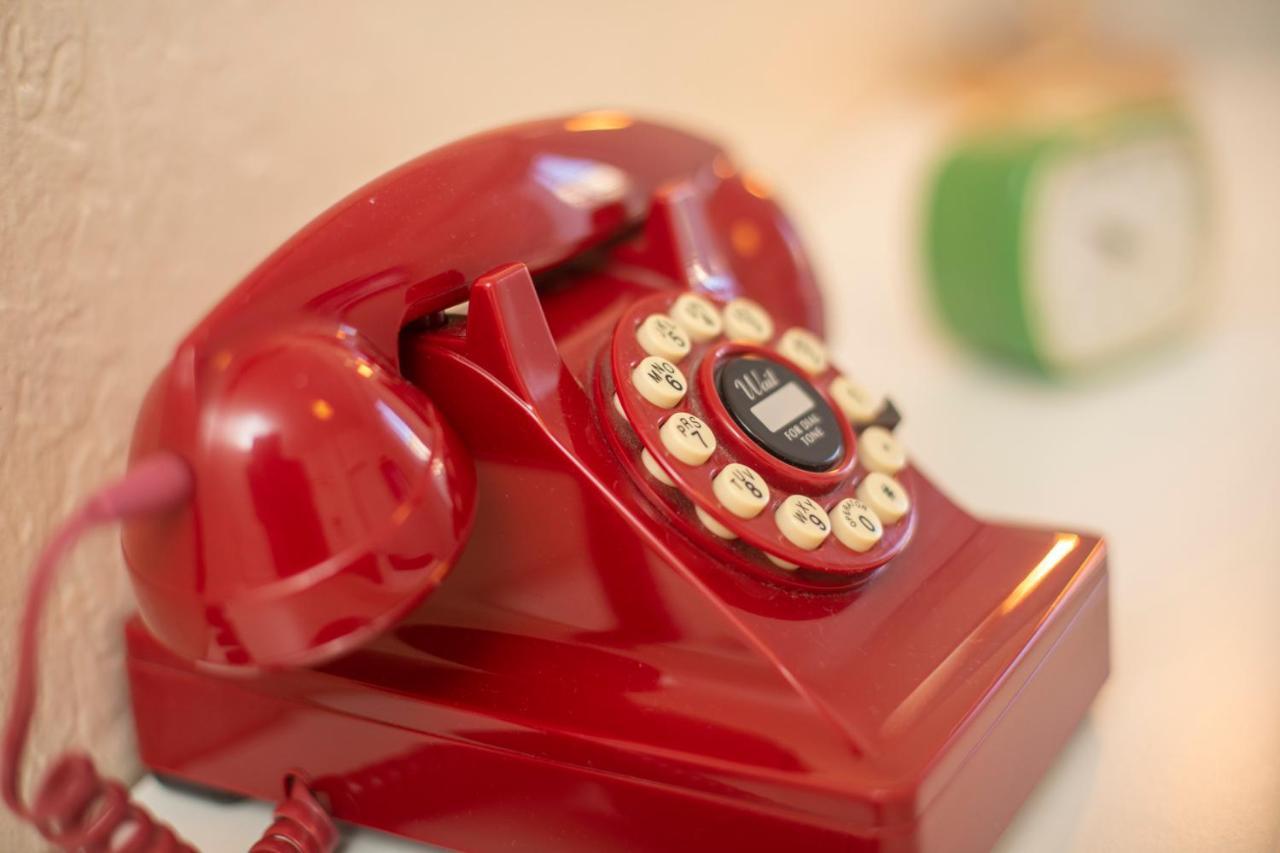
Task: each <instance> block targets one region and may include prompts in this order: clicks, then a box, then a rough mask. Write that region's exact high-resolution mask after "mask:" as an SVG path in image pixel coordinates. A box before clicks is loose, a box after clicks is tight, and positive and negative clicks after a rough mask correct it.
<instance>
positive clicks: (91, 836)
mask: <svg viewBox="0 0 1280 853" xmlns="http://www.w3.org/2000/svg"><path fill="white" fill-rule="evenodd" d="M191 489H192V479H191V471H190V469H188V467H187V465H186V463H185V462H183V461H182V459H181V458H179V457H177V456H175V455H173V454H168V453H160V454H156V455H154V456H151V457H148V458H147V459H144V460H143V461H142V462H140V463H138V464H137V465H135V466H134V467H133V468H132V469H131V470H130V471H129V472H128V473H127V474H126V475H125V476H124V477H123V478H121V479H119V480H117V481H116V482H114V483H109V484H108V485H106V486H104V487H103V488H101V489H100V490H99V491H98V492H97V493H95V494H94V495H92V496H91V497H90V498H89V499H88V500H87V501H85V503H84V504H83V505H82V506H81V507H80V508H79V509H77V510H76V511H75V512H74V513H73V514H72V515H71V517H70V518H68V519H67V520H66V521H65V522H63V523H62V525H61V526H60V527H59V528H58V529H57V530H56V531H55V532H54V534H53V536H52V537H51V538H50V539H49V541H48V543H47V544H46V545H45V547H44V550H43V551H41V552H40V557H39V559H38V560H36V564H35V568H34V570H33V571H32V574H31V580H30V585H29V586H28V588H27V600H26V604H25V605H24V607H23V611H22V621H21V623H20V624H19V627H18V665H17V674H16V675H15V677H14V686H13V705H12V707H11V708H10V710H9V718H8V722H7V723H6V726H5V732H4V747H3V749H4V751H3V755H2V756H0V758H2V763H0V786H3V794H4V801H5V803H6V804H7V805H8V806H9V808H10V809H11V810H12V811H13V812H14V814H16V815H18V817H20V818H22V819H23V820H25V821H27V822H28V823H30V824H32V825H33V826H35V828H36V829H37V830H39V831H40V834H41V835H43V836H44V837H45V838H46V839H48V840H49V841H50V842H52V843H53V844H54V845H56V846H57V847H59V848H61V849H63V850H85V851H104V852H105V851H115V853H195V848H193V847H192V846H191V845H190V844H188V843H186V842H185V841H183V840H182V839H181V838H179V837H178V836H177V835H176V834H175V833H174V831H173V830H172V829H170V828H169V827H168V826H166V825H165V824H163V823H159V822H157V821H156V820H155V818H153V817H152V816H151V814H150V813H148V812H147V811H146V809H144V808H143V807H142V806H140V805H138V804H137V803H135V802H133V801H132V800H131V799H130V796H129V791H128V789H126V788H125V786H124V785H123V784H122V783H121V782H119V781H118V780H114V779H104V778H103V777H102V776H100V775H99V774H98V771H97V769H96V768H95V767H94V765H93V761H92V760H90V759H89V757H88V756H86V755H83V754H81V753H77V752H65V753H63V754H62V755H60V756H58V758H57V759H56V760H55V761H54V763H53V766H52V767H51V768H50V769H49V771H48V772H46V773H45V775H44V777H43V779H41V781H40V783H39V785H38V786H37V792H36V795H35V797H34V799H33V800H32V802H31V804H30V805H28V804H27V803H24V802H23V801H22V798H21V796H20V794H19V790H18V789H19V777H20V775H21V774H20V771H21V768H22V754H23V750H24V749H25V747H26V742H27V733H28V730H29V729H30V727H31V715H32V712H33V711H34V709H35V700H36V672H37V668H38V646H39V632H40V617H41V615H42V613H43V611H44V605H45V601H46V599H47V598H48V596H49V591H50V589H51V588H52V586H53V579H54V575H55V573H56V572H57V570H58V567H59V565H60V563H61V562H62V558H63V557H64V556H65V555H66V554H67V552H68V551H70V550H71V548H72V546H74V545H75V543H76V541H77V540H79V538H80V536H81V535H83V534H84V532H85V531H86V530H89V529H90V528H92V527H94V526H95V525H98V524H107V523H110V522H115V521H119V520H121V519H124V518H128V517H130V516H134V515H141V514H145V513H154V512H162V511H164V510H167V509H172V508H174V507H176V506H178V505H180V504H182V503H183V502H184V501H185V500H187V498H188V497H189V496H190V495H191ZM285 791H286V793H285V799H284V800H283V801H282V802H281V803H280V804H279V805H278V806H277V807H276V811H275V822H274V823H272V825H271V826H270V828H268V829H267V831H266V832H265V833H264V834H263V836H262V838H261V839H260V840H259V841H258V842H257V843H256V844H255V845H254V846H253V850H252V853H331V851H332V850H333V849H334V847H335V846H336V844H337V840H338V832H337V828H336V827H335V826H334V824H333V821H332V819H331V818H330V817H329V814H328V812H327V811H326V810H325V808H324V806H323V805H322V804H321V803H320V801H319V800H318V799H317V798H316V796H315V794H314V793H313V792H312V791H311V790H310V789H309V788H308V787H307V785H306V784H305V783H304V782H303V781H302V780H301V779H300V778H298V777H296V776H291V777H290V778H288V779H286V783H285Z"/></svg>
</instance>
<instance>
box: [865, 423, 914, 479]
mask: <svg viewBox="0 0 1280 853" xmlns="http://www.w3.org/2000/svg"><path fill="white" fill-rule="evenodd" d="M858 458H859V459H861V460H862V464H863V466H864V467H865V468H866V469H867V470H868V471H879V472H880V473H881V474H896V473H898V472H899V471H901V470H902V469H903V468H904V467H906V464H907V452H906V451H905V450H903V449H902V444H901V443H900V442H899V441H898V439H896V438H894V437H893V433H891V432H889V431H888V430H887V429H885V428H884V427H878V426H872V427H867V428H866V429H864V430H863V431H862V435H860V436H858Z"/></svg>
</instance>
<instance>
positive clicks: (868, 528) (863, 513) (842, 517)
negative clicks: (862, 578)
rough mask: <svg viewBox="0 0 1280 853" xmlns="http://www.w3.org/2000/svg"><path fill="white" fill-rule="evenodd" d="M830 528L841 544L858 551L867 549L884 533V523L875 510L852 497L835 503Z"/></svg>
mask: <svg viewBox="0 0 1280 853" xmlns="http://www.w3.org/2000/svg"><path fill="white" fill-rule="evenodd" d="M831 528H832V529H833V530H834V531H835V534H836V539H839V540H840V543H841V544H842V545H844V546H845V547H846V548H851V549H853V550H854V551H857V552H858V553H862V552H863V551H867V550H869V549H870V548H871V546H872V545H874V544H876V543H877V542H879V541H880V537H881V536H883V535H884V525H883V524H881V523H880V519H879V518H878V517H877V516H876V513H875V510H873V509H872V508H871V507H869V506H867V505H866V504H865V503H863V502H862V501H860V500H855V499H853V498H845V499H844V500H842V501H840V503H838V504H836V506H835V509H834V510H833V511H832V513H831Z"/></svg>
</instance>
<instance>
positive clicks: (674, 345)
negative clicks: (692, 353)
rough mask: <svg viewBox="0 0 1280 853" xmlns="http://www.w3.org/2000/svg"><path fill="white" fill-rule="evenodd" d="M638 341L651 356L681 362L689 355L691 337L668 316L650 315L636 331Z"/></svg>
mask: <svg viewBox="0 0 1280 853" xmlns="http://www.w3.org/2000/svg"><path fill="white" fill-rule="evenodd" d="M636 340H637V341H639V342H640V346H641V348H643V349H644V351H645V352H647V353H649V355H657V356H661V357H663V358H665V359H667V360H668V361H679V360H680V359H682V358H684V357H685V356H686V355H688V354H689V347H690V346H692V344H690V343H689V336H688V335H686V334H685V333H684V330H683V329H681V328H680V326H679V324H678V323H676V321H675V320H672V319H671V318H670V317H668V316H667V315H666V314H650V315H649V316H648V317H645V318H644V322H643V323H641V324H640V328H638V329H636Z"/></svg>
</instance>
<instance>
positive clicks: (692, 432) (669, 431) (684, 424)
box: [658, 412, 716, 465]
mask: <svg viewBox="0 0 1280 853" xmlns="http://www.w3.org/2000/svg"><path fill="white" fill-rule="evenodd" d="M658 434H659V435H660V436H661V437H662V444H663V446H664V447H666V448H667V450H668V451H670V453H671V455H672V456H674V457H675V458H676V459H679V460H680V461H681V462H683V463H684V464H686V465H701V464H703V463H704V462H706V461H707V460H708V459H710V458H711V454H712V453H714V452H715V449H716V437H715V434H714V433H713V432H711V427H709V426H707V424H706V422H705V421H703V420H702V418H700V417H698V416H697V415H693V414H690V413H688V412H677V413H676V414H674V415H672V416H671V417H669V418H667V420H666V421H665V422H663V424H662V429H661V430H660V431H659V433H658Z"/></svg>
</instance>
